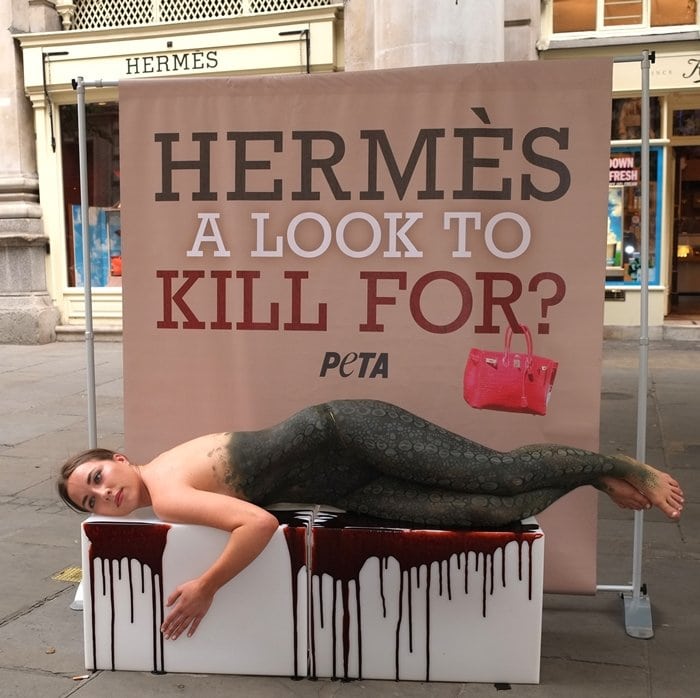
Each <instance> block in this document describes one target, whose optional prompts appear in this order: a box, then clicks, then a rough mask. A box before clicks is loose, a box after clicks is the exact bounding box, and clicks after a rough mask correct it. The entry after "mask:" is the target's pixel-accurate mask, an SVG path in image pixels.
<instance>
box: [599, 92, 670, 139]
mask: <svg viewBox="0 0 700 698" xmlns="http://www.w3.org/2000/svg"><path fill="white" fill-rule="evenodd" d="M641 137H642V100H641V99H640V98H639V97H630V98H621V99H613V101H612V120H611V123H610V140H612V141H628V140H633V141H634V140H639V139H640V138H641ZM660 137H661V101H660V99H659V98H658V97H650V98H649V138H660Z"/></svg>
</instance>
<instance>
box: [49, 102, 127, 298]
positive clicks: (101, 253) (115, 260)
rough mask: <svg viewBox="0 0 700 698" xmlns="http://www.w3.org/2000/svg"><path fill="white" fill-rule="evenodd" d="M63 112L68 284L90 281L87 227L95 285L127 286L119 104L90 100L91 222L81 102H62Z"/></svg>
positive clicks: (88, 152) (88, 133) (87, 130)
mask: <svg viewBox="0 0 700 698" xmlns="http://www.w3.org/2000/svg"><path fill="white" fill-rule="evenodd" d="M60 116H61V152H62V156H63V196H64V211H65V225H66V257H67V260H68V269H67V277H68V285H69V286H76V287H79V286H82V285H83V283H84V271H85V269H84V267H85V264H84V260H83V242H82V240H83V238H82V236H83V234H84V231H85V230H87V231H88V234H89V235H90V243H91V255H90V266H91V274H90V276H91V285H92V286H94V287H100V286H121V223H120V211H119V201H120V193H119V107H118V105H117V104H116V103H114V102H107V103H104V104H87V105H86V114H85V121H86V140H87V143H86V145H87V158H86V159H87V180H88V207H89V212H88V218H89V220H88V225H87V226H85V225H83V221H82V220H81V215H80V205H81V201H80V198H81V194H80V171H79V167H78V163H79V162H80V159H79V144H78V114H77V107H76V106H75V105H63V106H61V108H60Z"/></svg>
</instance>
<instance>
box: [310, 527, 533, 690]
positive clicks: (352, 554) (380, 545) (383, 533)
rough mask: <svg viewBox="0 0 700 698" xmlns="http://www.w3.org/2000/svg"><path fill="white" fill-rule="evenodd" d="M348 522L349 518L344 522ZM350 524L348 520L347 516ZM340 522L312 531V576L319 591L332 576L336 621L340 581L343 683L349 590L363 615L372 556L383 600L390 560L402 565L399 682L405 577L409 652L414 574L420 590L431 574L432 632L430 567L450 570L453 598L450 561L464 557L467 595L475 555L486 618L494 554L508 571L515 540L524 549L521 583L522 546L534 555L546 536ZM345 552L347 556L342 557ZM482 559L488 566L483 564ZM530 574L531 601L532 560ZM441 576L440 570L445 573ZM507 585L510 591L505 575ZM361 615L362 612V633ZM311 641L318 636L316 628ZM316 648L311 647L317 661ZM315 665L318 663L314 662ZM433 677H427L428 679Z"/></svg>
mask: <svg viewBox="0 0 700 698" xmlns="http://www.w3.org/2000/svg"><path fill="white" fill-rule="evenodd" d="M341 518H342V519H345V518H346V517H341ZM348 519H349V517H348ZM339 523H341V522H340V521H337V522H335V524H334V527H333V528H321V527H315V528H314V529H313V538H314V545H313V558H312V562H311V572H312V575H313V576H315V577H318V579H319V586H320V580H321V578H322V576H323V575H324V574H327V575H329V576H330V577H331V578H332V579H333V589H334V594H333V618H334V619H335V615H336V608H337V607H336V604H337V603H338V599H337V598H336V594H335V585H336V583H337V582H340V585H341V592H342V593H341V597H342V604H343V606H342V609H343V623H342V642H343V678H344V679H347V678H348V651H349V627H350V609H349V606H348V590H349V584H350V582H351V581H354V582H355V588H356V597H357V608H358V611H359V576H360V570H361V569H362V568H363V566H364V565H365V563H366V562H367V561H368V560H369V559H370V558H372V557H376V558H378V559H379V564H380V568H379V569H380V579H379V583H380V589H381V590H382V596H383V571H382V568H383V567H385V566H386V562H387V559H388V558H390V557H392V558H394V559H395V560H396V561H397V562H398V563H399V567H400V572H401V582H400V584H401V587H400V590H399V603H400V608H399V618H398V624H397V628H396V648H395V657H396V678H397V679H398V678H399V636H400V627H401V623H402V621H403V610H404V598H403V587H404V574H405V575H406V579H407V581H408V588H407V590H406V606H407V608H406V610H407V615H408V624H409V627H408V630H409V643H410V648H409V650H410V651H411V652H412V651H413V638H412V635H413V629H412V626H413V623H412V612H413V600H412V594H411V573H412V570H413V569H415V570H416V577H417V580H418V587H419V586H420V574H419V571H420V568H421V567H422V566H423V565H425V566H426V568H427V570H428V583H427V588H426V591H425V593H426V603H427V604H428V605H427V614H428V616H427V620H428V632H429V619H430V607H429V603H428V602H429V588H430V566H431V565H432V563H434V562H437V563H438V565H439V566H440V565H442V563H443V562H445V563H446V564H447V565H448V581H447V588H448V594H449V595H450V596H451V579H450V574H449V560H450V558H451V557H452V556H453V555H456V556H457V566H458V568H459V567H460V565H461V561H460V560H461V556H462V555H464V556H465V566H464V574H465V593H467V591H468V584H467V564H466V561H467V557H468V554H469V553H470V552H473V553H475V554H476V570H477V571H478V570H479V567H480V566H481V576H482V585H481V586H482V614H483V616H484V617H486V600H487V596H489V595H492V594H493V591H494V569H493V568H494V554H495V553H496V551H497V550H501V553H502V555H501V557H502V560H503V566H504V567H505V547H506V545H507V544H508V543H510V542H512V541H514V540H515V541H516V542H517V543H518V546H519V556H518V558H519V562H518V565H519V568H518V575H519V579H522V544H523V542H527V544H528V550H529V552H530V555H531V552H532V544H533V542H534V540H535V539H536V538H539V537H540V536H541V535H542V534H541V533H537V532H529V531H441V530H409V529H392V528H380V527H361V528H359V527H356V528H350V527H347V528H341V527H338V524H339ZM341 551H342V552H341ZM480 558H483V562H482V563H480ZM529 563H530V571H529V596H530V598H532V559H531V557H530V561H529ZM440 572H441V569H440ZM502 583H503V586H504V587H505V586H506V579H505V570H504V571H503V572H502ZM442 592H443V587H442V581H440V595H442ZM359 618H360V614H359V612H358V634H359V633H360V628H359ZM311 633H312V634H311V636H312V637H313V636H314V633H313V628H312V629H311ZM336 640H337V638H336V630H335V623H334V624H333V678H337V677H336V676H335V671H336V663H335V645H336ZM357 644H358V648H359V675H360V677H361V676H362V662H361V658H362V656H361V648H362V638H361V637H358V643H357ZM428 647H429V645H428V644H426V666H427V667H428V670H427V673H429V667H430V656H429V650H428ZM313 652H314V649H313V648H312V656H313ZM313 661H314V662H315V660H313ZM428 679H429V676H428V675H426V680H428Z"/></svg>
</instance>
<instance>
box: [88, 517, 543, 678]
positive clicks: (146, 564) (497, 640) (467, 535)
mask: <svg viewBox="0 0 700 698" xmlns="http://www.w3.org/2000/svg"><path fill="white" fill-rule="evenodd" d="M139 513H141V514H143V512H139ZM274 513H275V514H276V515H277V516H278V518H279V519H280V528H279V529H278V531H277V532H276V533H275V534H274V536H273V537H272V540H271V541H270V544H269V545H268V546H267V547H266V548H265V550H264V551H263V552H262V553H261V555H260V556H259V557H258V558H257V559H256V560H255V561H254V562H253V563H252V564H251V565H250V566H249V567H247V568H246V569H245V570H243V572H241V573H240V574H239V575H238V576H236V577H235V578H234V579H233V580H232V581H231V582H229V583H228V584H227V585H226V586H225V587H223V588H222V589H220V590H219V592H217V594H216V596H215V598H214V602H213V604H212V606H211V608H210V610H209V612H208V613H207V615H206V616H205V618H204V619H203V620H202V623H201V624H200V626H199V628H198V630H197V632H196V633H195V635H194V636H193V637H191V638H189V637H186V636H181V637H180V638H178V639H177V640H174V641H173V640H164V639H163V637H162V635H161V633H160V624H161V622H162V617H163V606H164V604H165V601H166V600H167V598H168V596H169V595H170V594H171V593H172V591H173V590H174V589H175V588H176V587H177V586H178V585H179V584H181V583H183V582H185V581H187V580H189V579H193V578H195V577H196V576H198V575H199V574H200V573H201V572H202V571H204V570H205V569H206V568H207V567H208V566H209V565H210V564H211V563H212V562H213V561H214V560H215V559H216V558H217V557H218V555H219V554H220V553H221V551H222V549H223V547H224V545H225V544H226V541H227V539H228V535H227V534H226V533H225V532H223V531H219V530H216V529H210V528H206V527H202V526H191V525H182V524H165V523H162V522H160V521H159V520H158V519H156V518H155V517H153V516H152V515H151V516H149V515H144V516H142V518H137V517H136V516H134V515H132V516H131V517H128V518H111V517H97V516H91V517H90V518H88V519H87V520H86V521H85V522H84V523H83V527H82V528H83V533H82V546H83V586H84V591H83V596H84V638H85V664H86V667H87V668H88V669H91V670H92V669H112V670H135V671H155V672H198V673H221V674H258V675H271V676H294V677H306V676H308V677H310V678H316V677H319V678H320V677H328V678H340V679H354V678H363V679H392V680H417V681H458V682H488V683H499V682H503V683H537V682H538V681H539V671H540V647H541V632H542V579H543V564H544V535H543V533H542V530H541V529H540V528H539V527H538V525H537V523H536V521H535V520H534V519H528V520H526V521H524V522H523V525H522V526H516V527H514V528H513V529H510V530H505V531H473V530H452V531H444V530H437V529H428V528H415V527H414V528H409V527H407V526H406V524H398V523H397V524H392V523H391V522H381V523H380V522H378V521H377V520H369V519H363V518H361V517H358V516H355V515H352V514H344V513H342V512H337V511H334V512H332V513H331V512H329V511H328V510H321V509H319V508H318V507H316V508H315V509H314V510H311V509H299V510H295V509H292V510H289V511H284V510H282V511H280V510H275V511H274ZM309 556H310V559H309Z"/></svg>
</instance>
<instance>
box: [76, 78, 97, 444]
mask: <svg viewBox="0 0 700 698" xmlns="http://www.w3.org/2000/svg"><path fill="white" fill-rule="evenodd" d="M73 85H74V87H75V90H76V92H77V95H78V100H77V103H78V153H79V161H80V220H81V222H82V226H83V288H84V291H85V351H86V354H87V366H86V369H87V401H88V448H95V447H96V446H97V408H96V399H95V337H94V334H93V330H92V268H91V259H90V221H89V218H88V215H89V214H88V178H87V129H86V127H85V83H84V81H83V78H81V77H79V78H76V80H75V81H74V83H73Z"/></svg>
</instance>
